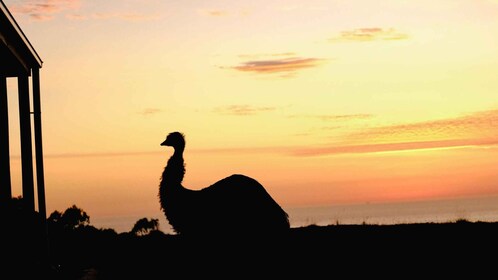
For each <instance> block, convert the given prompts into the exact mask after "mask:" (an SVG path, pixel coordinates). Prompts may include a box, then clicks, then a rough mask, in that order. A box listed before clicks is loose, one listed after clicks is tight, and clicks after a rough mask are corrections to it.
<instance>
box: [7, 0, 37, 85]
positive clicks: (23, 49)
mask: <svg viewBox="0 0 498 280" xmlns="http://www.w3.org/2000/svg"><path fill="white" fill-rule="evenodd" d="M42 64H43V61H42V60H41V58H40V56H39V55H38V54H37V53H36V51H35V49H34V48H33V46H32V45H31V43H30V42H29V40H28V38H27V37H26V35H24V33H23V32H22V30H21V28H20V27H19V25H18V24H17V22H16V21H15V19H14V17H13V16H12V14H11V13H10V11H9V10H8V9H7V6H5V4H4V3H3V1H2V0H0V76H4V77H16V76H19V75H22V74H28V75H30V73H31V69H33V68H41V67H42Z"/></svg>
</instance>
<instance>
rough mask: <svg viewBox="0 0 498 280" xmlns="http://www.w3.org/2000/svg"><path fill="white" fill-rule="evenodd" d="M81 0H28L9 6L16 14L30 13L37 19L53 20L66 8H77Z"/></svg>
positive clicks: (29, 14) (31, 16)
mask: <svg viewBox="0 0 498 280" xmlns="http://www.w3.org/2000/svg"><path fill="white" fill-rule="evenodd" d="M79 7H80V0H28V1H22V3H19V4H14V5H12V6H11V7H9V9H10V11H11V12H12V13H14V14H24V15H28V16H29V17H30V18H31V19H33V20H36V21H45V20H51V19H53V18H54V16H55V15H57V14H59V13H61V12H63V11H66V10H77V9H78V8H79Z"/></svg>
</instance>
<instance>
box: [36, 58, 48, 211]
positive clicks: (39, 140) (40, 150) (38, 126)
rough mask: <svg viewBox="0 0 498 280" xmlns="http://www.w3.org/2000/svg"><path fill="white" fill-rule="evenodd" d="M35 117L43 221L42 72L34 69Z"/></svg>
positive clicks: (39, 195) (37, 177)
mask: <svg viewBox="0 0 498 280" xmlns="http://www.w3.org/2000/svg"><path fill="white" fill-rule="evenodd" d="M32 82H33V116H34V132H35V154H36V186H37V188H38V211H39V212H40V215H41V217H42V218H43V220H45V219H46V218H47V211H46V206H45V175H44V169H43V145H42V125H41V101H40V71H39V69H38V68H33V77H32Z"/></svg>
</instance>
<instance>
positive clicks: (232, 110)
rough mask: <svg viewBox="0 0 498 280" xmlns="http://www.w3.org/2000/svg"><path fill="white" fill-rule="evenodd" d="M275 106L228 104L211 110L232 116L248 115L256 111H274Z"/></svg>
mask: <svg viewBox="0 0 498 280" xmlns="http://www.w3.org/2000/svg"><path fill="white" fill-rule="evenodd" d="M275 109H276V108H275V107H255V106H251V105H230V106H226V107H218V108H215V109H214V110H213V111H214V112H215V113H219V114H224V115H234V116H248V115H255V114H257V113H262V112H269V111H274V110H275Z"/></svg>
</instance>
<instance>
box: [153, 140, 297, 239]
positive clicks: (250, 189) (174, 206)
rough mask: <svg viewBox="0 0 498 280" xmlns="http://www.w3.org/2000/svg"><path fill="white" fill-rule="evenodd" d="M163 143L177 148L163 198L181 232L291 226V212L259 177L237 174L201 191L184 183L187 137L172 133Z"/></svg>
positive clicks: (161, 192)
mask: <svg viewBox="0 0 498 280" xmlns="http://www.w3.org/2000/svg"><path fill="white" fill-rule="evenodd" d="M161 145H163V146H171V147H173V148H174V153H173V155H172V156H171V157H170V158H169V160H168V163H167V165H166V167H165V168H164V171H163V173H162V176H161V181H160V186H159V201H160V205H161V209H162V210H163V212H164V214H165V216H166V218H167V219H168V222H169V223H170V225H171V226H172V227H173V229H174V231H175V232H176V233H178V234H184V235H198V234H226V233H231V234H233V233H235V234H275V233H281V232H285V231H287V230H288V229H289V227H290V226H289V217H288V214H287V213H286V212H285V211H284V210H283V209H282V208H281V207H280V205H278V203H277V202H276V201H275V200H274V199H273V198H272V197H271V196H270V194H269V193H268V192H267V191H266V190H265V188H264V187H263V186H262V185H261V184H260V183H259V182H258V181H256V180H255V179H253V178H251V177H248V176H245V175H240V174H234V175H231V176H228V177H226V178H224V179H221V180H219V181H217V182H216V183H214V184H212V185H210V186H207V187H205V188H203V189H200V190H192V189H188V188H185V187H184V186H183V185H182V181H183V177H184V175H185V163H184V160H183V151H184V149H185V139H184V136H183V134H181V133H179V132H173V133H170V134H169V135H168V136H167V137H166V140H165V141H164V142H163V143H161Z"/></svg>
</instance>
